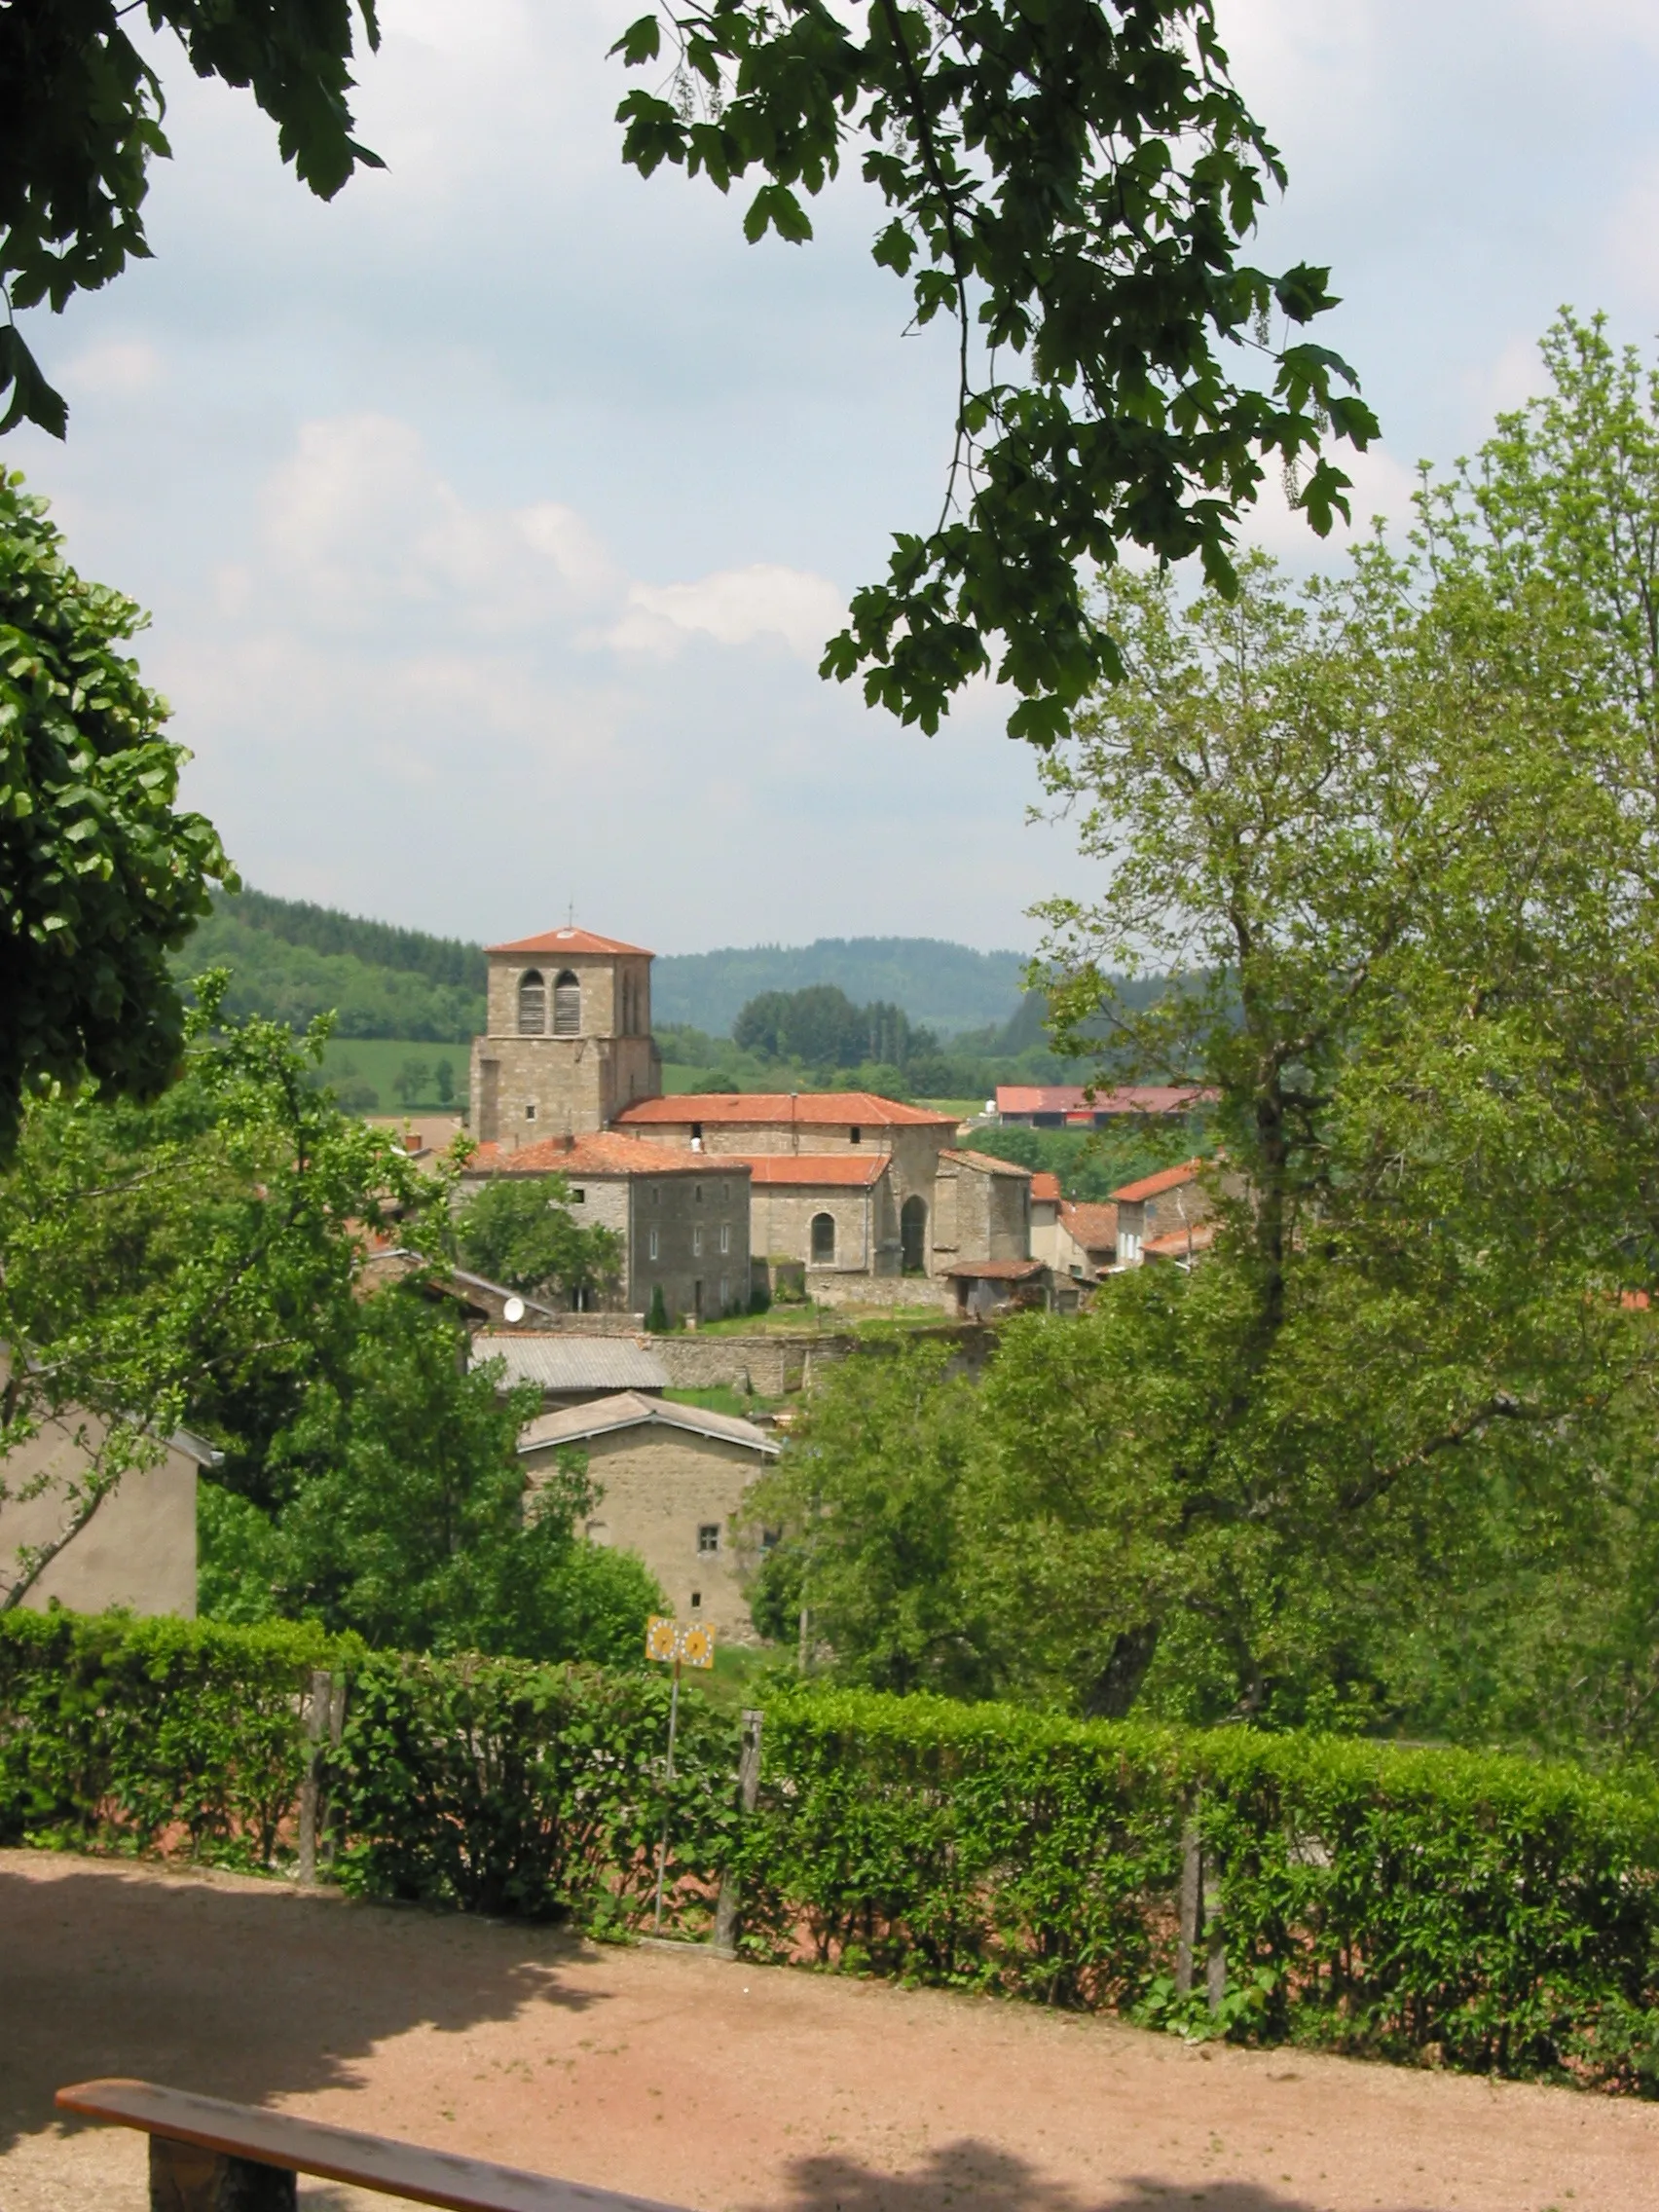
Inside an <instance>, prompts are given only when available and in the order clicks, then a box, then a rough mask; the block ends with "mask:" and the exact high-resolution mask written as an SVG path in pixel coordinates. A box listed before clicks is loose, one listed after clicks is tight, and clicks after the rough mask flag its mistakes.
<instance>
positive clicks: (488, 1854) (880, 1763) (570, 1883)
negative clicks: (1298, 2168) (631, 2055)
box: [0, 1613, 1659, 2094]
mask: <svg viewBox="0 0 1659 2212" xmlns="http://www.w3.org/2000/svg"><path fill="white" fill-rule="evenodd" d="M317 1666H331V1667H344V1668H346V1669H347V1670H348V1671H349V1673H350V1683H351V1687H350V1701H349V1705H348V1713H347V1720H346V1725H345V1731H344V1736H343V1740H342V1742H341V1744H340V1746H339V1748H338V1750H337V1751H331V1752H330V1753H329V1754H328V1755H327V1758H326V1761H325V1783H326V1788H327V1790H328V1793H329V1800H330V1806H331V1814H330V1819H331V1822H332V1828H333V1832H334V1833H335V1834H336V1836H337V1838H338V1857H337V1860H336V1871H337V1873H338V1875H339V1876H340V1878H341V1879H342V1880H344V1881H345V1882H346V1884H347V1885H348V1886H349V1887H350V1888H352V1889H353V1890H355V1891H356V1892H357V1893H358V1894H361V1895H364V1896H371V1897H396V1898H406V1899H418V1900H421V1901H424V1902H427V1903H434V1904H444V1905H451V1906H459V1907H461V1908H464V1909H472V1910H482V1911H489V1912H513V1913H523V1914H534V1915H539V1916H550V1915H566V1916H571V1917H573V1918H574V1919H576V1920H577V1921H578V1922H579V1923H580V1924H582V1925H584V1926H587V1927H589V1928H592V1929H595V1930H597V1931H599V1932H621V1931H624V1930H626V1929H628V1928H630V1927H638V1926H640V1925H641V1924H642V1923H643V1922H644V1921H645V1919H646V1918H647V1917H648V1915H649V1911H650V1904H651V1894H652V1885H653V1878H654V1852H655V1843H656V1837H657V1834H658V1833H659V1829H660V1824H661V1821H662V1817H663V1813H664V1810H665V1799H670V1798H671V1800H672V1801H671V1802H667V1803H666V1809H667V1812H668V1815H669V1833H670V1837H671V1844H672V1849H671V1856H670V1861H669V1866H668V1883H667V1903H668V1915H669V1918H670V1921H671V1924H672V1925H674V1926H676V1927H677V1928H679V1929H680V1930H681V1931H682V1932H683V1933H687V1934H700V1933H702V1932H704V1930H705V1929H706V1927H707V1924H708V1916H709V1911H710V1906H711V1902H712V1898H713V1894H714V1890H715V1887H716V1885H717V1883H718V1880H719V1876H720V1874H721V1872H722V1871H730V1872H732V1873H733V1874H735V1875H736V1876H737V1877H738V1879H739V1881H740V1882H741V1885H742V1895H743V1900H744V1905H743V1914H744V1919H743V1924H744V1930H745V1934H744V1944H745V1947H746V1949H747V1950H749V1951H750V1952H751V1953H752V1954H754V1955H756V1956H764V1957H772V1958H777V1959H800V1958H803V1957H804V1958H808V1959H811V1960H814V1961H816V1962H817V1963H819V1964H821V1965H822V1966H825V1967H832V1968H837V1969H840V1970H843V1971H857V1972H871V1973H881V1974H888V1975H894V1976H899V1977H902V1978H903V1979H906V1980H909V1981H916V1982H931V1983H937V1984H946V1985H953V1986H957V1987H963V1988H974V1989H981V1990H987V1991H995V1992H999V1993H1002V1994H1005V1995H1009V1996H1018V1997H1024V1998H1029V1999H1034V2000H1038V2001H1041V2002H1044V2003H1047V2004H1051V2005H1064V2006H1072V2007H1083V2008H1103V2007H1112V2008H1117V2009H1124V2010H1126V2011H1128V2012H1130V2013H1131V2014H1132V2015H1133V2016H1135V2017H1138V2018H1141V2019H1143V2020H1147V2021H1151V2022H1160V2023H1162V2024H1164V2025H1168V2026H1172V2027H1176V2028H1180V2029H1183V2030H1185V2031H1187V2032H1214V2031H1216V2030H1217V2029H1220V2030H1223V2031H1225V2032H1229V2033H1231V2034H1233V2035H1234V2036H1235V2037H1239V2038H1250V2039H1252V2040H1257V2041H1263V2042H1274V2041H1286V2040H1289V2041H1295V2042H1301V2043H1309V2044H1318V2045H1322V2046H1326V2047H1331V2048H1339V2049H1347V2050H1355V2051H1370V2052H1376V2053H1379V2054H1383V2055H1389V2056H1396V2057H1404V2056H1410V2055H1416V2056H1418V2057H1420V2058H1427V2059H1429V2060H1433V2061H1438V2062H1440V2063H1444V2064H1448V2065H1453V2066H1457V2067H1465V2068H1475V2069H1480V2070H1484V2071H1488V2072H1492V2073H1496V2074H1504V2075H1534V2076H1537V2075H1545V2076H1551V2075H1553V2076H1558V2077H1560V2076H1567V2077H1570V2078H1573V2079H1577V2080H1579V2081H1582V2082H1587V2083H1598V2084H1602V2085H1605V2086H1610V2087H1618V2088H1624V2089H1629V2090H1636V2091H1638V2092H1639V2093H1642V2094H1653V2093H1659V1797H1656V1795H1655V1793H1654V1791H1653V1790H1652V1789H1651V1788H1649V1787H1648V1786H1647V1785H1646V1784H1645V1783H1644V1782H1642V1781H1641V1780H1640V1779H1630V1778H1625V1779H1623V1780H1620V1779H1605V1778H1598V1777H1596V1776H1593V1775H1590V1774H1587V1773H1584V1772H1581V1771H1580V1770H1578V1769H1576V1768H1572V1767H1566V1766H1544V1765H1539V1764H1536V1763H1533V1762H1531V1761H1529V1760H1526V1759H1522V1758H1514V1757H1499V1756H1482V1755H1478V1754H1473V1753H1465V1752H1458V1751H1417V1750H1408V1749H1403V1748H1400V1747H1396V1746H1389V1745H1385V1744H1377V1743H1367V1742H1356V1741H1353V1740H1351V1739H1336V1738H1322V1737H1312V1736H1265V1735H1257V1734H1253V1733H1251V1732H1249V1731H1246V1730H1230V1731H1221V1732H1216V1733H1208V1734H1206V1733H1201V1732H1196V1731H1190V1730H1175V1729H1161V1728H1154V1727H1144V1726H1137V1725H1134V1724H1118V1725H1105V1724H1095V1723H1080V1722H1071V1721H1066V1720H1062V1719H1058V1718H1053V1717H1050V1716H1045V1715H1042V1714H1032V1713H1029V1712H1025V1711H1023V1710H1014V1709H1010V1708H1004V1707H997V1706H988V1705H987V1706H960V1705H954V1704H950V1703H947V1702H945V1701H942V1700H935V1699H930V1698H907V1699H896V1698H882V1697H874V1696H863V1695H857V1694H851V1693H838V1692H825V1691H801V1692H796V1693H793V1694H791V1695H789V1696H786V1697H783V1698H780V1699H775V1700H774V1701H773V1702H772V1703H770V1704H769V1705H768V1707H767V1712H766V1725H765V1737H764V1758H763V1767H762V1779H761V1789H760V1797H759V1802H758V1804H757V1806H756V1811H755V1813H754V1814H753V1816H750V1817H748V1818H745V1817H744V1816H742V1815H741V1814H740V1812H739V1810H738V1806H737V1795H736V1788H735V1772H736V1764H737V1729H736V1726H735V1723H734V1722H733V1721H732V1720H731V1719H730V1718H729V1717H728V1716H726V1715H723V1714H718V1713H716V1712H714V1711H712V1710H711V1709H710V1707H709V1706H708V1705H707V1704H706V1703H705V1702H704V1701H703V1700H702V1699H701V1698H700V1697H697V1696H690V1697H687V1698H684V1699H682V1707H681V1734H680V1745H679V1751H678V1754H677V1760H676V1765H677V1774H676V1778H675V1780H674V1783H673V1785H672V1787H671V1788H667V1789H665V1782H664V1775H663V1759H662V1747H663V1739H664V1734H665V1729H666V1720H667V1702H668V1686H667V1683H666V1681H664V1680H663V1679H662V1678H661V1677H652V1676H647V1675H645V1674H638V1675H635V1674H606V1673H604V1672H602V1671H601V1670H598V1669H593V1668H584V1667H541V1666H535V1665H532V1664H530V1663H528V1662H521V1661H515V1660H499V1659H480V1658H469V1659H413V1658H407V1657H402V1656H399V1655H396V1654H387V1653H369V1652H365V1651H364V1650H362V1649H361V1647H359V1646H355V1645H350V1646H348V1645H345V1644H338V1643H330V1642H329V1641H328V1640H327V1639H326V1638H324V1637H322V1636H321V1635H320V1634H318V1633H316V1632H313V1631H311V1630H308V1629H304V1628H298V1627H284V1628H275V1629H274V1628H265V1629H228V1628H220V1627H213V1626H210V1625H207V1624H190V1623H181V1622H170V1621H134V1620H129V1619H125V1618H121V1617H119V1616H110V1617H107V1618H102V1619H85V1618H80V1617H77V1616H74V1615H70V1614H66V1613H55V1614H49V1615H45V1616H36V1615H26V1614H12V1615H8V1616H4V1617H3V1618H0V1839H3V1840H6V1841H11V1842H18V1841H31V1842H43V1843H53V1844H68V1845H72V1846H78V1847H82V1848H87V1847H92V1848H104V1849H118V1850H128V1851H138V1852H158V1851H170V1852H175V1853H188V1854H192V1855H194V1856H197V1857H203V1858H208V1859H215V1860H220V1861H230V1862H239V1863H242V1864H247V1865H261V1864H262V1865H268V1866H280V1865H282V1864H284V1863H286V1862H288V1861H289V1860H290V1859H291V1855H292V1848H293V1830H294V1823H293V1808H294V1804H295V1800H296V1798H297V1794H298V1789H299V1784H300V1779H301V1775H302V1772H303V1764H304V1757H305V1733H304V1708H303V1690H304V1685H305V1682H306V1678H307V1677H308V1675H309V1672H310V1670H311V1669H312V1668H313V1667H317ZM1184 1833H1185V1834H1186V1835H1188V1836H1193V1835H1196V1836H1197V1837H1198V1838H1200V1839H1201V1843H1202V1849H1203V1852H1204V1856H1205V1860H1206V1862H1207V1863H1208V1864H1209V1865H1211V1866H1212V1867H1213V1868H1214V1869H1215V1878H1216V1883H1217V1895H1218V1899H1219V1906H1220V1928H1221V1932H1222V1935H1223V1938H1224V1940H1225V1946H1226V1958H1227V1974H1228V1988H1227V1994H1226V1997H1225V1999H1224V2001H1223V2002H1222V2005H1221V2007H1220V2009H1219V2010H1218V2011H1215V2012H1212V2011H1211V2010H1210V2009H1208V2007H1207V2006H1206V2003H1205V2001H1204V1999H1203V1997H1202V1995H1201V1994H1200V1995H1198V1996H1196V1997H1185V1998H1183V1997H1180V1996H1178V1995H1177V1994H1176V1992H1175V1988H1174V1983H1173V1979H1172V1972H1171V1969H1172V1965H1173V1954H1174V1943H1175V1934H1176V1906H1175V1898H1176V1892H1177V1887H1178V1884H1179V1880H1180V1874H1181V1865H1182V1853H1183V1836H1184ZM1200 1980H1201V1974H1200Z"/></svg>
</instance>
